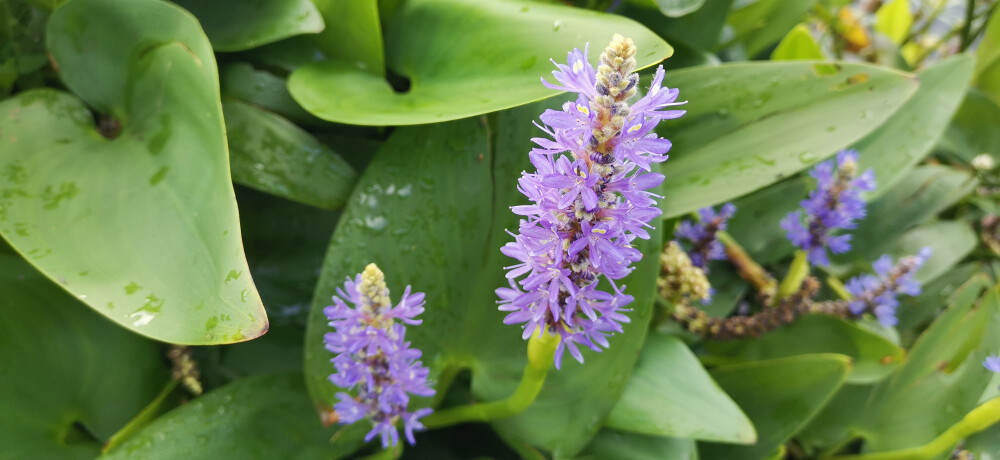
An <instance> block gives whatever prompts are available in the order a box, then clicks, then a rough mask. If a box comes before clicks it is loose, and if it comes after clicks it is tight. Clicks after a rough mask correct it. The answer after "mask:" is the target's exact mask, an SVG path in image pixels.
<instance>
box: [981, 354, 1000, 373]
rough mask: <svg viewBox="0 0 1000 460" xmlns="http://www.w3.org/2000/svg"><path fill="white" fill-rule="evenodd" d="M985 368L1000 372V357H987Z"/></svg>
mask: <svg viewBox="0 0 1000 460" xmlns="http://www.w3.org/2000/svg"><path fill="white" fill-rule="evenodd" d="M983 366H985V367H986V368H987V369H989V370H991V371H993V372H1000V356H987V357H986V360H985V361H983Z"/></svg>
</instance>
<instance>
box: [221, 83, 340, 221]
mask: <svg viewBox="0 0 1000 460" xmlns="http://www.w3.org/2000/svg"><path fill="white" fill-rule="evenodd" d="M222 110H223V112H224V113H225V117H226V133H227V135H228V137H229V146H230V148H231V151H232V158H231V159H230V168H232V171H233V180H234V181H236V182H239V183H240V184H243V185H246V186H248V187H251V188H255V189H257V190H260V191H263V192H267V193H271V194H274V195H277V196H280V197H283V198H288V199H290V200H293V201H298V202H300V203H305V204H308V205H312V206H316V207H320V208H326V209H337V208H340V207H341V206H343V205H344V202H346V201H347V196H348V195H349V194H350V193H351V188H352V187H353V185H354V182H355V181H356V180H357V173H355V172H354V168H352V167H351V165H349V164H347V162H346V161H344V159H343V158H341V157H340V155H338V154H337V153H335V152H333V151H332V150H330V149H329V148H328V147H326V146H325V145H323V144H322V143H320V142H319V141H318V140H316V139H315V138H314V137H312V136H311V135H309V133H307V132H305V131H303V130H302V129H301V128H299V127H298V126H295V125H294V124H292V123H291V122H289V121H288V120H285V119H284V118H281V117H280V116H278V115H274V114H272V113H270V112H266V111H263V110H260V109H258V108H255V107H253V106H252V105H249V104H245V103H242V102H239V101H226V102H224V103H223V104H222Z"/></svg>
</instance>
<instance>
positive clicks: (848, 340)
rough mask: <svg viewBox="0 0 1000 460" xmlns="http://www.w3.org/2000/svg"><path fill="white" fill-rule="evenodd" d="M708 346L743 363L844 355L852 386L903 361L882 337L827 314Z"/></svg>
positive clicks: (710, 343)
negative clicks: (759, 334)
mask: <svg viewBox="0 0 1000 460" xmlns="http://www.w3.org/2000/svg"><path fill="white" fill-rule="evenodd" d="M705 347H706V349H707V350H709V351H710V352H712V353H713V354H719V355H723V356H727V357H730V358H732V359H735V360H739V361H749V360H762V359H773V358H782V357H786V356H796V355H804V354H809V353H840V354H843V355H846V356H850V357H851V373H850V375H848V377H847V381H848V382H850V383H868V382H872V381H877V380H880V379H881V378H883V377H885V376H886V375H888V374H889V373H890V372H892V371H893V370H894V369H895V368H896V366H898V365H899V363H900V362H901V361H902V360H903V350H902V349H900V348H899V347H898V346H896V345H895V344H893V343H892V342H890V341H888V340H886V339H885V338H883V337H882V336H880V335H878V334H875V333H874V332H871V331H868V330H867V329H863V328H861V327H859V326H857V325H856V324H854V323H852V322H848V321H844V320H842V319H839V318H834V317H830V316H824V315H805V316H803V317H801V318H799V319H797V320H796V321H795V323H793V324H791V325H788V326H785V327H783V328H780V329H778V330H776V331H773V332H770V333H768V334H766V335H764V336H763V337H760V338H758V339H748V340H738V341H727V342H709V343H707V344H706V345H705Z"/></svg>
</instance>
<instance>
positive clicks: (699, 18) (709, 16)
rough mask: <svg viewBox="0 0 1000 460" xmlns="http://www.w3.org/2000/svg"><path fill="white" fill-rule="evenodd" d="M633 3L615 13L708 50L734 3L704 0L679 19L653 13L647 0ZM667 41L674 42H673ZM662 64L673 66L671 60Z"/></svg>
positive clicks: (675, 38) (672, 38)
mask: <svg viewBox="0 0 1000 460" xmlns="http://www.w3.org/2000/svg"><path fill="white" fill-rule="evenodd" d="M633 3H635V5H634V6H633V5H632V4H630V3H625V4H624V5H622V7H621V8H620V9H618V10H616V11H615V12H616V13H618V14H621V15H624V16H627V17H630V18H632V19H634V20H636V21H639V22H640V23H642V24H643V25H645V26H646V27H649V28H650V29H651V30H653V31H654V32H656V33H658V34H660V36H662V37H667V38H668V39H671V40H681V41H683V42H685V43H687V44H689V45H690V46H691V47H694V48H698V49H703V50H710V49H712V48H713V47H714V45H715V42H716V40H717V39H718V38H719V33H720V31H722V28H723V26H724V25H725V23H726V13H728V12H729V7H730V5H731V4H732V3H733V2H732V0H713V1H710V2H705V4H704V5H702V7H701V8H699V9H698V10H697V11H695V12H693V13H691V14H688V15H685V16H683V17H679V18H670V17H667V16H665V15H662V14H656V12H655V11H653V10H652V8H653V6H652V5H651V4H650V3H651V1H650V0H645V1H643V0H637V1H635V2H633ZM643 3H645V4H646V5H643ZM670 43H671V44H673V41H671V42H670ZM664 66H665V67H672V65H671V63H670V61H667V62H666V63H665V64H664Z"/></svg>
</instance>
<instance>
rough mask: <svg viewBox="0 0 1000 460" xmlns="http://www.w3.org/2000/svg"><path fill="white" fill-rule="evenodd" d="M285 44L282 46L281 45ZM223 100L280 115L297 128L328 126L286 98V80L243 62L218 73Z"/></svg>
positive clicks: (226, 66)
mask: <svg viewBox="0 0 1000 460" xmlns="http://www.w3.org/2000/svg"><path fill="white" fill-rule="evenodd" d="M282 43H284V42H282ZM219 83H220V85H221V91H222V96H223V97H224V98H226V97H229V98H234V99H239V100H241V101H243V102H247V103H250V104H253V105H255V106H257V107H260V108H262V109H266V110H269V111H271V112H274V113H276V114H278V115H281V116H283V117H285V118H287V119H289V120H291V121H294V122H295V123H296V124H299V125H323V124H325V125H329V123H327V122H324V121H323V120H320V119H319V118H316V117H314V116H312V115H311V114H310V113H309V112H306V111H305V109H303V108H302V107H301V106H299V104H298V103H297V102H295V100H294V99H292V96H291V95H290V94H288V85H287V81H286V79H284V78H282V77H279V76H277V75H275V74H273V73H271V72H269V71H267V70H262V69H256V68H254V67H253V65H251V64H249V63H246V62H234V63H231V64H227V65H225V66H223V67H222V68H221V69H220V70H219Z"/></svg>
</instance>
